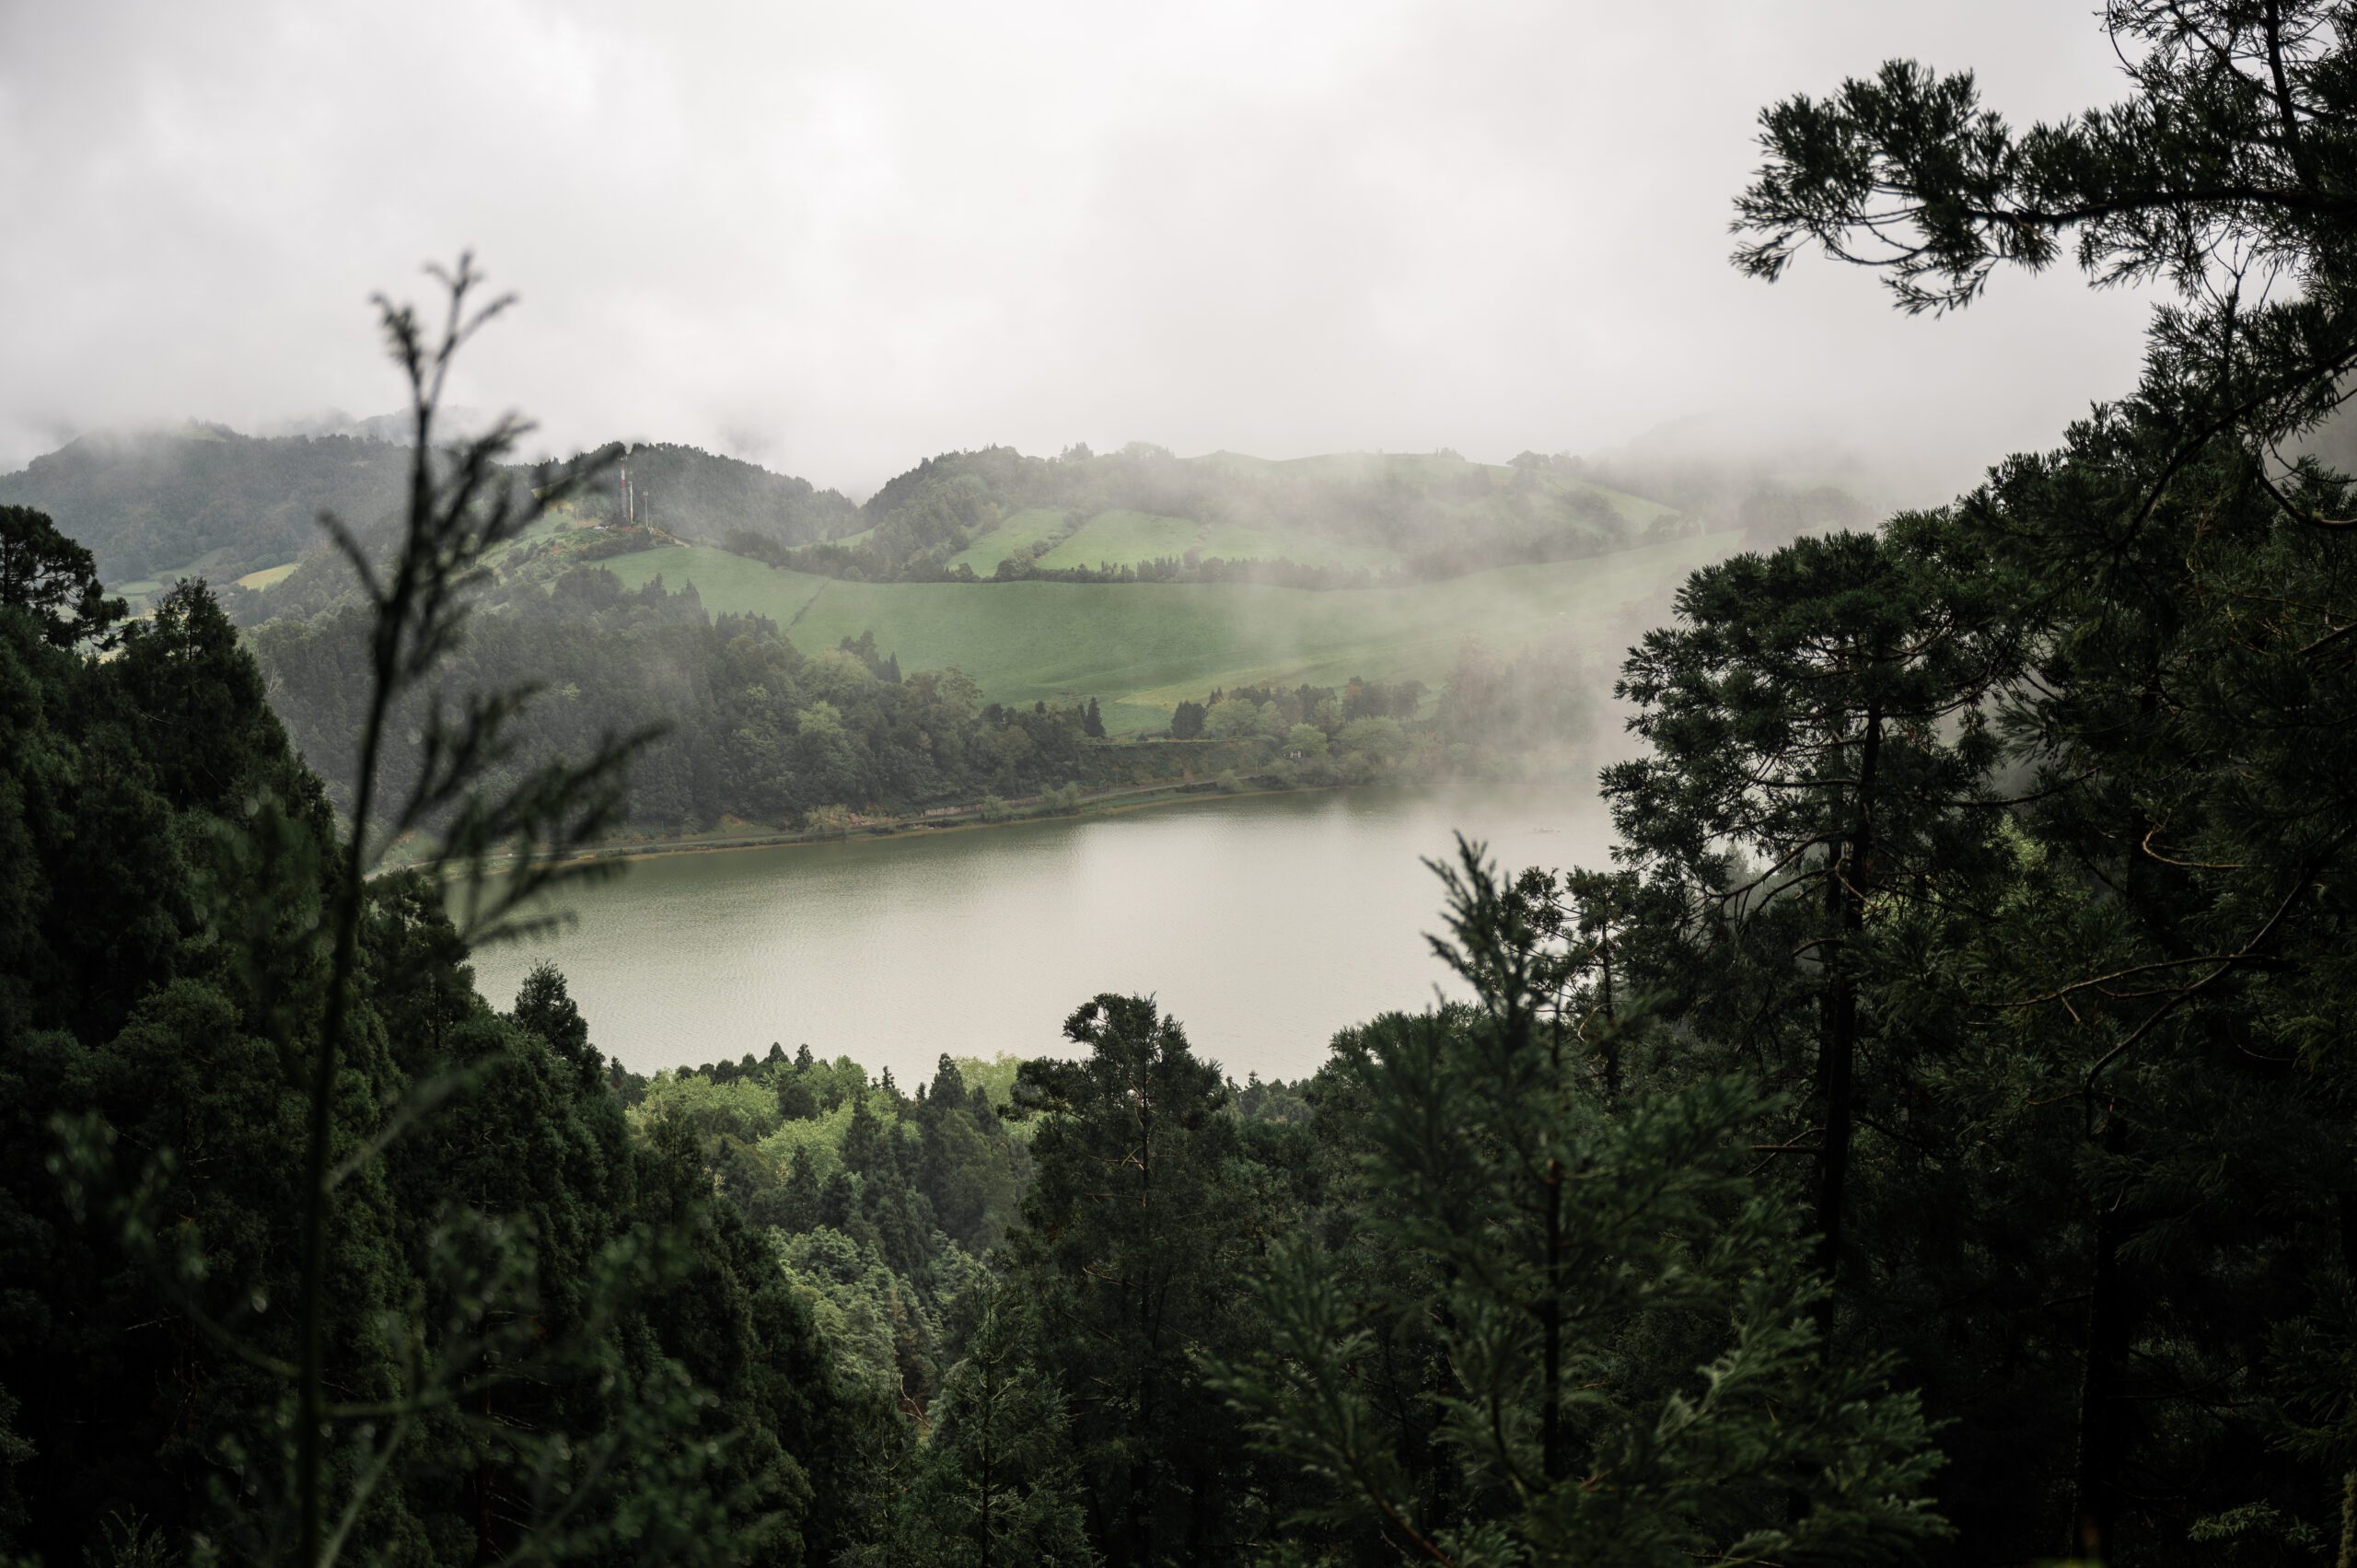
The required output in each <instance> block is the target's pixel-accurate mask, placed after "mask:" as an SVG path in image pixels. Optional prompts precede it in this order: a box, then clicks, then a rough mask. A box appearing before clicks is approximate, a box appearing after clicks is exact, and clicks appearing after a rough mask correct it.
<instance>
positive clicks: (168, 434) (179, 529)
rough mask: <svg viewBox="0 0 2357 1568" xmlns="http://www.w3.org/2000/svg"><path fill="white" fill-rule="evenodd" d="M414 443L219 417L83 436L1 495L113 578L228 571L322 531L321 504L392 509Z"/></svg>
mask: <svg viewBox="0 0 2357 1568" xmlns="http://www.w3.org/2000/svg"><path fill="white" fill-rule="evenodd" d="M409 470H410V462H409V450H408V448H407V447H401V446H394V445H391V444H389V443H387V442H382V441H368V440H362V439H358V438H356V437H353V436H317V437H312V436H275V437H259V436H240V435H238V433H236V432H235V431H232V430H226V429H224V428H221V427H220V426H217V425H195V424H192V425H190V426H188V427H187V428H185V429H182V430H170V431H154V432H148V433H145V434H140V435H131V436H85V437H84V438H82V439H81V440H78V441H75V442H72V443H70V444H69V445H67V446H65V447H61V448H60V449H59V450H57V451H54V452H52V453H50V454H49V455H48V456H46V457H41V458H35V459H33V460H32V462H31V463H30V464H29V466H27V467H26V468H25V469H24V470H22V471H20V472H17V473H12V474H0V505H22V506H29V507H34V508H38V509H39V510H41V511H42V512H44V513H46V514H48V515H49V516H51V517H54V518H55V519H56V520H57V522H58V525H59V527H60V528H63V529H64V532H65V533H66V534H67V535H68V536H69V537H71V538H72V539H73V540H75V542H77V543H80V544H82V545H85V546H87V548H88V549H89V551H90V552H91V553H92V554H93V555H94V556H95V557H96V558H97V561H98V569H99V575H101V576H102V577H103V578H105V579H106V580H107V581H108V582H110V583H127V582H132V581H135V580H138V579H141V578H145V577H148V576H150V575H154V574H158V573H164V572H186V573H189V574H190V575H196V573H197V572H198V570H199V564H198V563H203V568H202V569H203V571H204V572H205V573H209V574H210V575H212V576H213V577H215V579H216V580H227V579H230V578H234V577H238V576H239V575H243V574H245V573H248V572H252V571H257V570H259V569H261V568H263V567H268V566H275V565H277V564H279V563H281V562H285V561H292V560H294V559H295V558H296V556H298V555H301V554H303V553H305V552H308V551H309V550H310V549H312V548H313V547H314V546H315V545H317V544H318V542H319V520H318V519H319V513H320V512H322V511H329V512H333V513H335V514H337V515H338V516H340V517H345V518H347V519H349V520H351V521H352V522H353V523H354V524H355V525H364V526H365V525H368V524H373V523H377V522H378V521H379V520H383V519H392V518H396V517H398V515H399V514H400V512H401V507H402V505H404V503H405V501H406V499H407V496H408V493H409Z"/></svg>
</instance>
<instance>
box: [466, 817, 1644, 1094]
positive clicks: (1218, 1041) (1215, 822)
mask: <svg viewBox="0 0 2357 1568" xmlns="http://www.w3.org/2000/svg"><path fill="white" fill-rule="evenodd" d="M1451 830H1464V831H1465V832H1466V833H1467V834H1468V835H1469V836H1471V837H1476V838H1480V839H1485V840H1487V841H1488V842H1489V843H1490V845H1491V847H1492V853H1493V854H1495V855H1496V856H1497V858H1498V859H1499V860H1500V861H1501V862H1502V863H1503V864H1504V865H1507V866H1509V867H1519V866H1523V865H1574V864H1581V865H1601V864H1603V862H1604V859H1605V848H1606V845H1607V844H1608V842H1609V836H1608V820H1607V818H1606V814H1605V811H1604V808H1603V807H1602V805H1601V803H1600V802H1598V801H1597V800H1596V795H1595V790H1594V786H1593V784H1591V783H1589V782H1588V780H1587V779H1586V778H1585V777H1583V778H1575V779H1573V780H1568V781H1565V782H1562V783H1559V784H1457V785H1452V786H1447V787H1439V788H1434V789H1428V790H1414V791H1410V790H1402V789H1364V790H1353V791H1338V792H1315V793H1302V794H1292V795H1264V796H1237V797H1232V798H1219V797H1210V798H1205V799H1202V800H1197V801H1187V802H1183V803H1180V804H1177V805H1169V806H1162V807H1152V808H1148V809H1143V810H1135V811H1130V812H1125V813H1117V814H1113V815H1109V816H1101V817H1086V818H1078V819H1057V820H1051V821H1039V822H1022V823H1013V824H1008V825H1005V826H1002V827H994V828H986V829H979V830H967V831H948V832H940V833H935V834H932V835H927V836H910V837H901V838H890V839H872V840H867V841H864V842H837V843H824V844H800V845H788V846H781V847H777V848H771V849H749V850H729V851H717V852H712V853H705V854H673V855H659V856H655V857H651V858H648V859H644V860H641V861H637V862H635V863H633V865H631V866H630V868H629V870H628V872H627V873H626V874H625V875H624V876H623V877H621V878H619V879H617V880H615V881H613V882H610V883H607V884H605V885H603V886H600V887H594V888H590V889H586V890H579V891H576V892H575V893H573V894H572V895H571V896H570V907H571V908H572V909H573V911H574V912H575V916H576V920H575V924H574V925H573V926H572V927H571V928H570V929H568V930H566V931H564V932H563V933H561V934H559V935H555V936H553V937H551V938H549V939H546V940H544V941H540V942H537V943H524V944H511V945H507V946H505V947H493V948H488V949H485V950H483V951H482V952H480V953H478V954H477V955H476V958H475V970H476V974H477V977H478V979H479V981H480V982H481V985H482V991H483V993H484V994H485V995H487V996H489V997H491V998H492V999H493V1001H494V1002H495V1003H497V1004H498V1005H502V1006H505V1005H507V1004H508V1003H509V1002H510V1001H511V1000H512V999H513V998H514V996H515V993H516V988H517V983H518V982H519V981H521V979H522V978H523V975H524V972H525V971H526V970H528V969H529V968H530V967H531V966H532V965H533V964H535V963H537V962H539V961H540V960H541V959H542V958H548V959H551V960H553V961H554V962H555V963H556V964H557V965H558V967H559V968H561V969H563V970H564V973H565V977H566V980H567V981H568V982H569V984H570V985H571V987H572V992H573V995H574V999H575V1002H576V1003H578V1004H579V1005H580V1007H581V1010H582V1013H583V1014H584V1016H586V1017H587V1019H588V1021H589V1027H590V1031H591V1037H592V1038H593V1039H594V1040H596V1042H597V1043H598V1046H599V1047H600V1048H601V1049H602V1050H604V1051H606V1052H607V1053H608V1054H609V1055H610V1056H614V1057H617V1058H619V1059H620V1060H621V1062H622V1063H625V1064H626V1065H628V1066H629V1067H631V1068H633V1069H634V1070H636V1071H639V1072H650V1073H651V1072H653V1071H655V1070H656V1069H657V1068H661V1067H676V1066H680V1065H691V1064H694V1063H704V1062H712V1061H715V1060H718V1059H721V1058H734V1057H737V1056H740V1055H742V1054H743V1053H744V1052H746V1051H751V1052H753V1053H754V1054H756V1055H760V1054H761V1053H762V1052H764V1051H767V1050H768V1049H769V1047H770V1044H771V1042H772V1041H777V1042H779V1043H782V1044H783V1045H784V1047H785V1049H786V1050H787V1051H789V1052H791V1051H794V1050H795V1047H796V1046H798V1045H802V1044H805V1043H807V1044H808V1045H809V1047H810V1048H811V1049H812V1050H813V1051H817V1052H818V1053H819V1054H820V1055H821V1056H829V1057H832V1056H839V1055H847V1056H850V1057H852V1058H853V1060H855V1061H857V1062H859V1063H863V1064H864V1065H865V1066H866V1067H867V1068H868V1070H869V1071H870V1072H877V1071H880V1070H881V1069H884V1068H887V1067H888V1068H890V1069H891V1070H892V1073H893V1074H894V1075H895V1077H896V1078H898V1080H899V1081H900V1083H901V1084H902V1085H904V1086H912V1085H913V1084H915V1083H917V1082H919V1081H921V1080H923V1079H927V1078H930V1077H931V1076H932V1074H933V1068H934V1063H935V1059H936V1058H938V1057H939V1056H940V1054H941V1053H942V1052H943V1051H948V1052H950V1053H951V1054H953V1055H958V1056H990V1055H994V1054H996V1053H998V1052H1000V1051H1013V1052H1016V1053H1018V1054H1022V1055H1040V1054H1049V1053H1053V1052H1055V1051H1058V1050H1060V1049H1063V1048H1064V1042H1063V1040H1062V1024H1063V1020H1064V1019H1065V1018H1066V1017H1067V1016H1070V1014H1071V1013H1072V1011H1073V1009H1074V1007H1076V1006H1077V1005H1080V1004H1081V1003H1083V1002H1085V1001H1086V1000H1087V999H1088V998H1089V997H1091V996H1093V995H1095V994H1097V993H1099V992H1105V991H1115V992H1136V993H1154V994H1155V995H1157V996H1158V997H1159V998H1160V999H1161V1002H1162V1004H1163V1006H1164V1007H1165V1009H1166V1010H1167V1011H1168V1012H1169V1013H1171V1014H1172V1015H1174V1016H1177V1017H1178V1018H1179V1021H1180V1022H1181V1023H1182V1024H1183V1025H1184V1026H1185V1028H1186V1031H1187V1036H1188V1039H1189V1040H1190V1042H1191V1043H1192V1044H1193V1046H1194V1048H1195V1050H1196V1051H1197V1052H1198V1053H1200V1054H1202V1055H1204V1056H1207V1057H1210V1058H1212V1059H1213V1060H1215V1061H1217V1062H1219V1063H1222V1064H1223V1065H1224V1066H1225V1068H1226V1070H1227V1072H1228V1073H1229V1074H1232V1075H1233V1076H1235V1077H1236V1078H1237V1079H1239V1080H1240V1079H1242V1078H1243V1077H1244V1076H1245V1074H1247V1073H1258V1074H1260V1075H1261V1076H1262V1077H1264V1078H1269V1077H1283V1078H1295V1077H1300V1076H1304V1075H1306V1074H1309V1073H1313V1072H1315V1071H1316V1070H1317V1069H1318V1065H1319V1064H1320V1063H1323V1062H1324V1061H1325V1059H1326V1054H1327V1044H1328V1041H1329V1040H1330V1039H1331V1038H1332V1036H1333V1034H1334V1032H1335V1031H1336V1030H1337V1029H1340V1028H1344V1027H1346V1026H1348V1025H1351V1024H1353V1023H1357V1022H1360V1021H1362V1020H1364V1019H1366V1018H1369V1017H1372V1016H1375V1015H1376V1014H1377V1013H1380V1012H1384V1011H1387V1010H1390V1009H1395V1008H1405V1009H1413V1008H1418V1007H1421V1006H1423V1005H1426V1004H1428V1003H1429V1002H1431V1001H1432V999H1433V997H1434V987H1435V986H1436V985H1439V984H1441V983H1442V982H1443V981H1445V980H1446V978H1447V976H1446V971H1445V970H1443V969H1442V967H1441V965H1440V963H1439V961H1438V960H1437V959H1435V958H1434V957H1433V955H1432V953H1431V951H1430V949H1429V948H1428V947H1426V946H1425V943H1424V939H1423V935H1422V934H1423V933H1425V932H1428V931H1433V930H1436V929H1437V928H1438V926H1439V912H1440V888H1439V883H1438V881H1437V880H1436V879H1435V878H1434V876H1433V874H1432V873H1431V872H1430V871H1429V870H1427V869H1426V868H1425V867H1424V866H1423V865H1422V864H1421V863H1420V857H1422V856H1427V855H1433V856H1437V855H1442V854H1446V853H1447V852H1448V850H1449V847H1450V838H1449V834H1450V832H1451Z"/></svg>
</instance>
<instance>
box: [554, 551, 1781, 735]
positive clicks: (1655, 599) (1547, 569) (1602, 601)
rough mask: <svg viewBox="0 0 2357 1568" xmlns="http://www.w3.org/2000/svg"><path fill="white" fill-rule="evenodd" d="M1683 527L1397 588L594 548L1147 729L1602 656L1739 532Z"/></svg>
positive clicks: (755, 608) (779, 613)
mask: <svg viewBox="0 0 2357 1568" xmlns="http://www.w3.org/2000/svg"><path fill="white" fill-rule="evenodd" d="M1736 543H1737V540H1736V536H1733V535H1727V534H1715V535H1707V536H1700V537H1695V536H1688V537H1681V538H1678V539H1674V540H1666V541H1664V542H1661V543H1658V544H1652V545H1643V546H1640V547H1637V548H1635V549H1631V550H1627V551H1622V552H1618V553H1616V554H1613V555H1609V556H1604V557H1598V558H1595V559H1590V560H1583V561H1561V562H1550V563H1544V564H1539V565H1530V566H1510V567H1503V568H1499V569H1497V570H1493V571H1489V572H1480V573H1475V574H1471V575H1465V576H1460V577H1456V578H1452V579H1449V580H1447V581H1446V582H1440V583H1426V584H1419V585H1416V586H1413V587H1398V588H1363V589H1329V590H1316V589H1306V588H1288V587H1271V586H1268V585H1261V584H1247V583H1168V584H1101V583H1007V584H998V585H993V586H990V587H969V586H965V585H961V584H954V583H855V582H844V581H840V580H837V579H834V578H830V577H820V576H816V575H809V574H807V573H800V572H787V571H780V570H777V569H774V568H772V567H769V566H765V565H763V564H762V563H760V562H756V561H751V560H748V559H746V558H745V557H743V556H738V555H732V554H729V553H727V552H725V551H718V550H709V549H700V548H696V547H692V546H679V547H675V548H670V549H664V550H650V551H643V552H637V553H634V554H630V555H622V556H617V557H615V558H613V559H611V560H609V561H605V562H601V563H599V564H600V565H602V566H604V567H605V568H606V569H608V570H610V571H611V572H613V573H614V574H615V575H618V576H619V577H621V580H622V582H623V583H624V584H625V585H626V586H628V587H638V586H639V585H642V584H644V583H645V582H647V581H648V580H650V579H652V578H654V577H656V576H658V575H659V576H661V577H662V578H663V580H664V582H665V583H666V584H667V585H668V586H669V587H673V588H677V587H680V586H681V585H683V584H688V583H692V584H693V585H694V586H695V589H696V592H697V595H698V597H699V598H702V601H703V605H704V608H705V609H706V610H708V611H711V612H713V613H715V614H719V613H737V614H745V613H750V614H759V615H765V616H768V617H770V618H771V619H772V620H774V621H777V622H778V623H779V624H780V625H782V626H784V628H785V629H786V631H787V633H788V635H789V636H790V637H791V638H792V639H793V640H794V642H795V644H796V645H798V646H800V647H802V648H804V649H805V650H815V649H819V648H828V647H832V646H834V645H836V644H837V643H838V642H840V641H841V640H842V638H845V637H856V636H857V635H858V634H859V633H863V632H869V631H872V632H874V633H876V640H877V646H878V647H879V648H881V649H883V650H885V651H887V652H889V653H893V654H895V655H897V656H899V658H900V668H903V669H907V670H916V669H933V668H944V667H947V666H955V667H957V668H959V669H962V670H964V671H965V672H966V673H967V674H969V675H970V676H972V677H973V678H974V679H975V680H976V681H977V682H979V683H980V684H981V688H982V691H983V693H984V694H985V695H986V696H987V697H989V698H991V699H993V700H994V701H999V702H1005V703H1029V702H1034V701H1038V700H1040V699H1043V698H1054V699H1062V700H1070V699H1082V698H1087V697H1091V696H1094V697H1096V698H1097V699H1098V700H1099V702H1100V703H1102V704H1103V706H1104V714H1105V722H1106V725H1107V726H1108V727H1109V729H1110V730H1112V731H1113V732H1114V733H1116V734H1123V733H1127V734H1136V733H1140V732H1144V731H1148V730H1153V729H1158V728H1160V727H1162V726H1164V725H1166V724H1167V723H1168V722H1169V717H1170V709H1171V707H1172V706H1173V705H1175V704H1176V703H1179V701H1181V700H1182V699H1186V698H1198V699H1200V698H1201V697H1202V694H1203V693H1204V692H1205V691H1209V690H1210V689H1211V688H1213V687H1215V686H1218V687H1227V686H1237V685H1250V684H1255V683H1258V682H1260V681H1281V682H1285V683H1292V682H1295V681H1299V680H1309V681H1313V682H1316V683H1318V684H1340V683H1341V682H1343V681H1346V680H1348V679H1350V678H1351V677H1352V676H1354V675H1358V676H1364V677H1366V678H1368V679H1384V680H1398V679H1409V678H1411V677H1414V678H1417V679H1422V680H1424V681H1426V682H1428V683H1431V684H1434V685H1437V684H1438V683H1439V681H1440V680H1441V679H1443V678H1444V677H1445V676H1446V674H1447V672H1448V669H1449V667H1450V666H1451V664H1452V663H1454V661H1455V659H1456V656H1457V648H1458V646H1459V645H1461V644H1462V643H1463V642H1464V641H1465V640H1466V639H1467V638H1469V637H1478V638H1480V640H1482V641H1484V642H1486V643H1487V644H1489V645H1491V646H1492V647H1493V648H1497V649H1500V650H1511V649H1514V648H1515V647H1518V646H1521V645H1527V644H1531V643H1536V642H1539V641H1542V640H1552V639H1556V638H1571V639H1573V640H1574V641H1575V642H1576V643H1577V645H1579V646H1580V647H1581V648H1582V649H1583V650H1584V651H1585V652H1586V653H1587V654H1588V655H1589V656H1590V658H1591V661H1592V662H1593V663H1595V664H1596V667H1597V668H1599V669H1605V668H1610V667H1611V665H1612V664H1613V663H1614V662H1617V660H1618V657H1619V656H1620V649H1621V647H1622V645H1624V644H1625V643H1626V642H1627V640H1628V639H1629V638H1630V637H1631V636H1632V635H1633V634H1634V633H1635V632H1636V631H1637V630H1638V629H1640V628H1641V626H1642V625H1643V623H1644V622H1645V621H1646V620H1647V619H1648V617H1649V616H1650V615H1652V614H1654V613H1655V612H1657V611H1658V610H1659V608H1660V607H1661V606H1662V605H1663V604H1664V603H1665V602H1666V598H1667V597H1668V595H1669V594H1670V593H1671V592H1672V591H1673V590H1674V588H1675V587H1676V586H1677V585H1678V582H1679V581H1680V580H1682V579H1683V577H1684V576H1685V575H1686V573H1687V572H1689V570H1691V569H1692V568H1693V567H1694V566H1696V565H1699V564H1701V563H1703V562H1705V561H1707V560H1710V559H1713V558H1714V557H1716V556H1718V555H1721V554H1724V553H1725V552H1727V551H1729V550H1731V549H1733V548H1735V547H1736Z"/></svg>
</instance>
